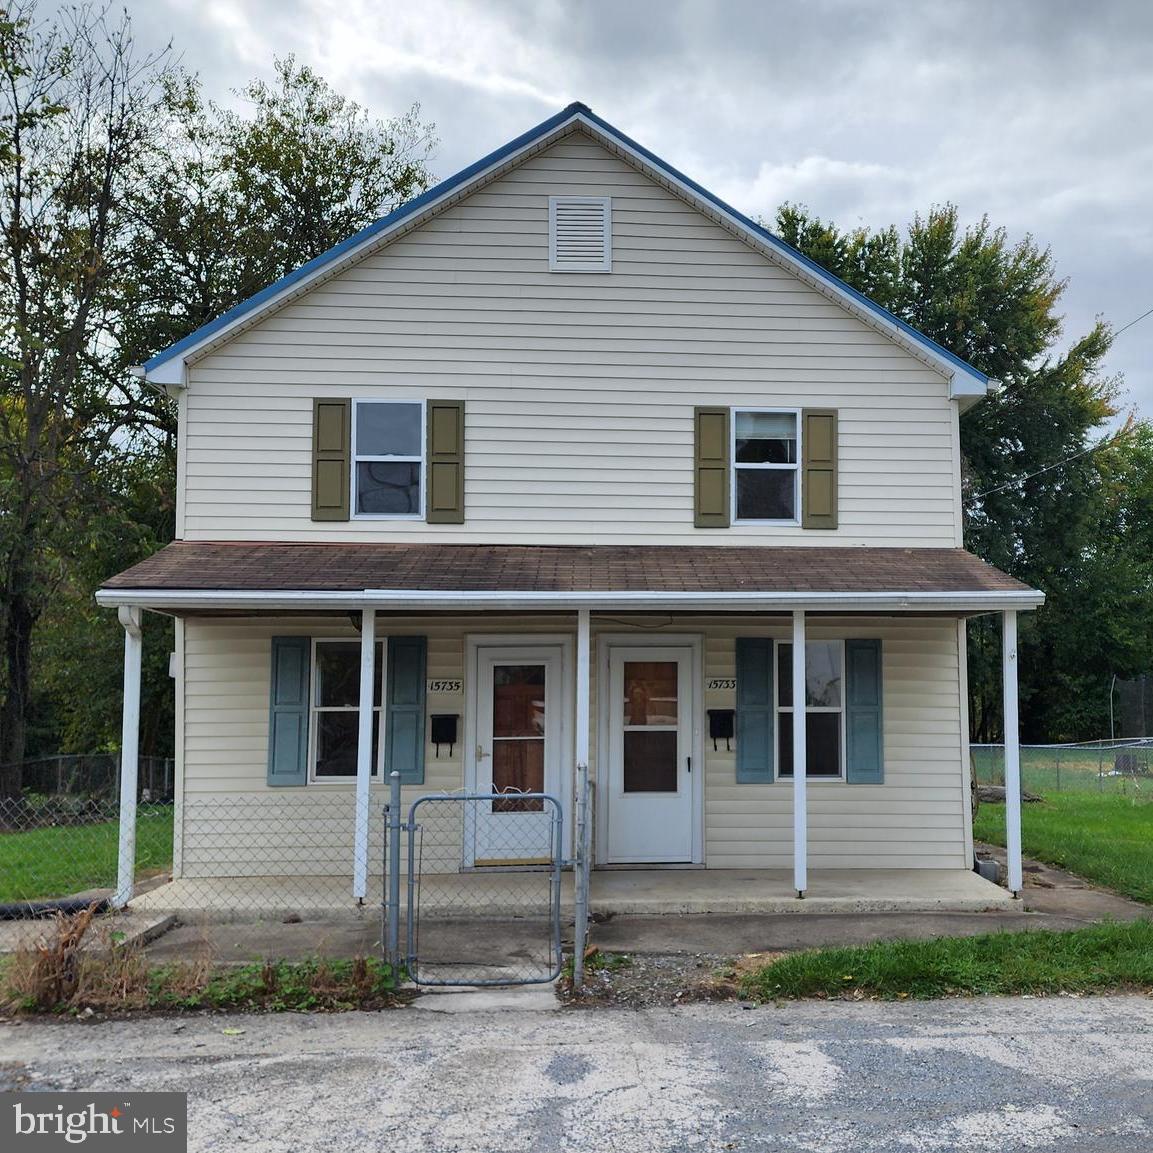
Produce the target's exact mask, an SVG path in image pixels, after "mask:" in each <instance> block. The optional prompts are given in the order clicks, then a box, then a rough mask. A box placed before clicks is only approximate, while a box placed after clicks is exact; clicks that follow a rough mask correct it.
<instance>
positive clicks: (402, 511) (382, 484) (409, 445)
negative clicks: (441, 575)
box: [351, 400, 425, 520]
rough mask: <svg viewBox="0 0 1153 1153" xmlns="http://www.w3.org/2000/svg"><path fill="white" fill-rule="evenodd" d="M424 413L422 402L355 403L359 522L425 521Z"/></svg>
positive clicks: (355, 479)
mask: <svg viewBox="0 0 1153 1153" xmlns="http://www.w3.org/2000/svg"><path fill="white" fill-rule="evenodd" d="M424 410H425V406H424V404H423V403H422V402H420V401H409V400H357V401H354V402H353V406H352V470H351V471H352V515H353V516H354V517H390V518H393V519H405V520H419V519H420V518H421V517H422V516H424V483H423V477H424V443H425V429H424Z"/></svg>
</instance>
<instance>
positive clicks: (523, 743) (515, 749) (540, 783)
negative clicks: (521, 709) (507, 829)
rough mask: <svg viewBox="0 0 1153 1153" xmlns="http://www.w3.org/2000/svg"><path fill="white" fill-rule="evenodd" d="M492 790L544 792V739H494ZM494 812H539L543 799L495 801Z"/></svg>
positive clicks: (496, 791) (502, 791) (542, 809)
mask: <svg viewBox="0 0 1153 1153" xmlns="http://www.w3.org/2000/svg"><path fill="white" fill-rule="evenodd" d="M492 791H493V792H494V793H506V792H507V793H543V792H544V740H543V738H542V739H541V740H494V741H493V742H492ZM492 811H493V812H494V813H540V812H543V811H544V801H543V800H542V799H541V798H540V797H537V798H535V799H533V800H528V801H517V800H508V801H493V805H492Z"/></svg>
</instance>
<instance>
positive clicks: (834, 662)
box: [777, 641, 845, 777]
mask: <svg viewBox="0 0 1153 1153" xmlns="http://www.w3.org/2000/svg"><path fill="white" fill-rule="evenodd" d="M844 658H845V647H844V642H842V641H809V642H808V644H806V645H805V674H806V675H805V765H806V775H807V776H810V777H839V776H841V774H842V768H843V765H844V743H845V742H844V733H845V725H844V692H843V685H844V667H845V659H844ZM792 775H793V646H792V645H791V644H778V645H777V776H778V777H791V776H792Z"/></svg>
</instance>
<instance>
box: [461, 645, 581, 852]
mask: <svg viewBox="0 0 1153 1153" xmlns="http://www.w3.org/2000/svg"><path fill="white" fill-rule="evenodd" d="M562 659H563V650H562V649H561V648H560V647H555V646H543V645H541V646H518V647H511V646H502V647H481V648H478V649H477V676H476V713H475V716H476V738H477V744H476V749H475V764H476V775H475V778H474V779H475V781H476V791H477V792H478V793H507V794H508V799H507V800H503V799H502V800H492V801H488V802H484V803H479V804H476V805H474V806H473V807H472V810H471V811H472V812H473V813H474V814H475V829H473V830H472V834H473V835H472V842H473V843H472V854H471V856H472V860H471V863H472V864H474V865H486V864H487V865H494V864H536V863H545V862H547V861H548V860H549V859H550V854H551V852H552V845H553V827H552V822H553V818H554V816H555V812H556V810H555V808H554V807H553V806H551V805H545V803H544V802H543V801H542V800H540V799H539V798H538V799H536V800H518V799H517V796H516V795H517V794H518V793H548V794H549V795H551V796H554V797H557V798H558V799H559V798H560V787H561V740H562V733H563V724H562V712H563V701H562V683H561V674H562V667H563V665H562Z"/></svg>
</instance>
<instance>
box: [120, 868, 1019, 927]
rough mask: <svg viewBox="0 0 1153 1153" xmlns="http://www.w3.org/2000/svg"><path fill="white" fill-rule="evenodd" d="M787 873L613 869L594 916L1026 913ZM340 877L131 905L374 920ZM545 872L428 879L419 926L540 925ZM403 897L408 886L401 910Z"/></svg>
mask: <svg viewBox="0 0 1153 1153" xmlns="http://www.w3.org/2000/svg"><path fill="white" fill-rule="evenodd" d="M792 884H793V878H792V873H791V872H790V871H789V870H786V869H612V870H598V871H595V872H594V873H593V874H592V879H591V891H590V910H591V912H592V914H593V915H594V916H599V917H608V916H614V915H642V916H643V915H666V914H680V913H728V914H733V913H742V914H773V913H788V914H796V913H870V912H877V913H894V912H899V913H915V912H953V913H974V912H982V911H984V910H987V909H1002V910H1004V909H1010V908H1014V907H1016V908H1020V905H1019V904H1016V903H1015V902H1014V901H1013V900H1012V898H1011V897H1010V896H1009V894H1008V893H1007V892H1006V891H1005V890H1004V889H1001V888H999V887H998V886H996V885H994V884H991V883H990V882H989V881H986V880H984V879H983V878H982V877H980V876H978V875H977V874H976V873H973V872H969V871H967V870H964V869H827V870H820V869H818V870H810V873H809V886H810V887H809V890H808V893H807V894H806V897H805V899H804V900H798V899H797V897H796V894H795V892H794V891H793V888H792ZM350 889H351V884H350V880H349V879H348V878H342V877H221V878H187V877H184V878H178V879H176V880H174V881H171V882H169V883H168V884H166V885H161V886H159V887H158V888H155V889H153V890H152V891H151V892H148V893H144V894H141V895H140V896H138V897H136V898H135V899H134V900H133V902H132V908H133V909H135V910H138V911H140V912H149V913H175V914H176V915H177V916H178V917H180V919H181V920H183V921H186V922H191V923H195V922H204V923H212V922H217V923H221V922H230V921H250V920H281V919H283V918H284V917H286V916H290V915H296V916H299V917H302V918H307V919H327V920H333V919H343V918H352V919H357V918H376V917H379V915H380V904H381V898H382V888H381V878H380V877H379V876H377V877H373V878H370V883H369V891H368V895H367V897H366V899H365V902H364V905H363V906H358V905H357V904H356V902H354V901H353V899H352V897H351V895H350ZM547 893H548V878H547V875H546V874H543V873H539V872H522V871H517V872H513V871H509V872H475V873H450V874H431V875H426V876H424V877H423V878H422V881H421V915H422V917H426V918H427V917H432V918H436V917H485V916H490V917H499V916H510V915H511V916H516V915H533V914H536V913H538V911H539V910H540V909H541V908H542V907H543V906H544V905H545V904H546V903H547ZM403 900H404V889H403V885H402V901H403ZM561 903H562V912H563V915H564V916H565V917H566V918H567V917H571V916H572V874H571V873H566V874H564V876H563V877H562V888H561Z"/></svg>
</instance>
